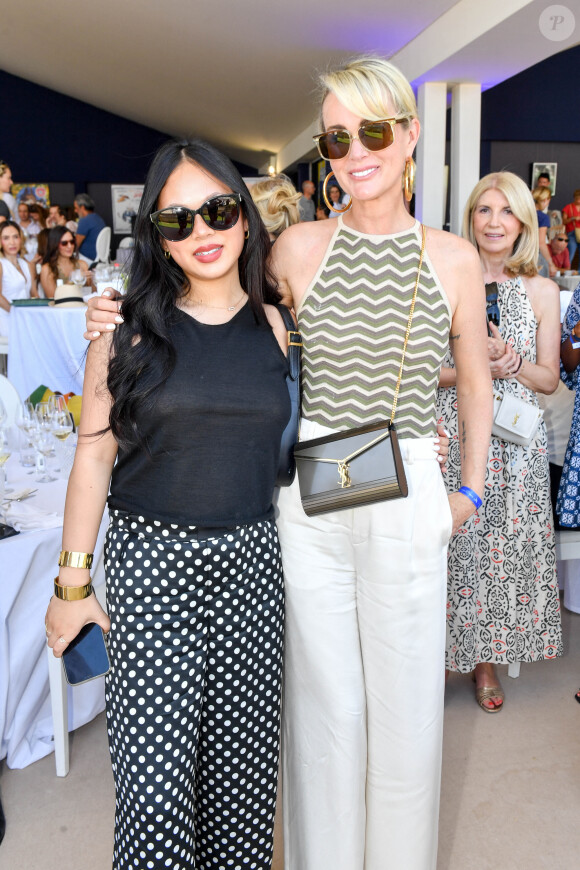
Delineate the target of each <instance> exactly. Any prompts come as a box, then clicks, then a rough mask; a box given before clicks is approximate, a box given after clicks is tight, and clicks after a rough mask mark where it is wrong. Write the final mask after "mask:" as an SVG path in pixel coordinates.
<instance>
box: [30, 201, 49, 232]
mask: <svg viewBox="0 0 580 870" xmlns="http://www.w3.org/2000/svg"><path fill="white" fill-rule="evenodd" d="M28 213H29V215H30V217H31V219H32V220H33V221H34V223H35V224H36V225H37V226H38V232H37V233H36V235H38V233H39V232H40V230H43V229H44V228H45V226H46V209H45V208H44V206H42V205H40V203H38V202H31V203H30V204H29V206H28Z"/></svg>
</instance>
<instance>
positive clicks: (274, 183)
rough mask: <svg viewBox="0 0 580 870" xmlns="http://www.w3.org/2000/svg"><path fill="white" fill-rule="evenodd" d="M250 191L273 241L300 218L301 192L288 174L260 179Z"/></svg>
mask: <svg viewBox="0 0 580 870" xmlns="http://www.w3.org/2000/svg"><path fill="white" fill-rule="evenodd" d="M250 193H251V194H252V199H253V200H254V202H255V203H256V205H257V206H258V211H259V212H260V217H261V218H262V220H263V222H264V225H265V227H266V229H267V230H268V235H269V236H270V241H271V242H272V243H273V242H275V241H276V239H277V238H278V236H279V235H280V233H281V232H282V231H283V230H285V229H286V228H287V227H289V226H291V225H292V224H297V223H298V221H299V220H300V214H299V212H298V200H299V199H300V194H299V193H298V192H297V191H296V188H295V187H294V185H293V184H292V182H291V181H290V179H289V178H288V176H287V175H283V174H280V175H276V176H274V178H266V179H264V181H258V182H256V184H253V185H252V187H251V188H250Z"/></svg>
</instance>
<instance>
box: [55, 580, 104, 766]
mask: <svg viewBox="0 0 580 870" xmlns="http://www.w3.org/2000/svg"><path fill="white" fill-rule="evenodd" d="M95 595H96V596H97V599H98V600H99V603H100V604H101V606H102V607H103V608H105V607H106V604H105V584H104V583H103V584H101V585H100V586H98V587H96V588H95ZM46 653H47V655H48V683H49V686H50V707H51V710H52V725H53V729H54V761H55V765H56V775H57V776H66V775H67V774H68V770H69V738H68V683H67V681H66V678H65V675H64V669H63V666H62V661H61V659H57V658H55V657H54V654H53V652H52V650H51V648H50V647H49V646H47V647H46ZM101 679H102V677H101ZM73 691H74V689H73Z"/></svg>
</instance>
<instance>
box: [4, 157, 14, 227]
mask: <svg viewBox="0 0 580 870" xmlns="http://www.w3.org/2000/svg"><path fill="white" fill-rule="evenodd" d="M11 188H12V173H11V172H10V167H9V166H8V164H7V163H4V161H3V160H0V199H1V200H2V201H3V202H5V203H6V205H7V206H8V208H9V209H10V217H11V218H12V220H16V216H17V214H16V200H15V199H14V197H13V196H12V194H11V193H10V190H11Z"/></svg>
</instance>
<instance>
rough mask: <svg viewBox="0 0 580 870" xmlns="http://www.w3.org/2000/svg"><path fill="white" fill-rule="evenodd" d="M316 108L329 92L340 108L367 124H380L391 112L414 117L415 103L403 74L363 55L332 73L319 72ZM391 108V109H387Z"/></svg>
mask: <svg viewBox="0 0 580 870" xmlns="http://www.w3.org/2000/svg"><path fill="white" fill-rule="evenodd" d="M319 83H320V108H321V114H322V104H323V103H324V100H325V99H326V97H327V96H328V94H329V93H333V94H334V95H335V97H336V98H337V99H338V100H340V102H341V103H342V104H343V106H346V108H347V109H349V111H351V112H354V114H355V115H359V116H360V117H361V118H364V119H365V120H367V121H382V120H383V119H384V118H386V117H388V116H389V115H390V114H391V112H392V111H393V110H394V112H395V115H396V116H401V115H406V116H407V117H408V118H409V119H411V118H416V117H417V103H416V101H415V95H414V94H413V89H412V88H411V85H410V84H409V82H408V81H407V79H406V78H405V76H404V75H403V73H402V72H401V71H400V70H399V69H397V67H396V66H393V64H392V63H389V61H388V60H385V59H384V58H382V57H376V56H374V55H364V56H363V57H356V58H353V60H350V61H349V62H348V63H346V64H345V65H344V66H342V67H339V68H338V69H336V70H333V71H332V72H327V73H322V74H321V75H320V78H319ZM391 106H392V108H391Z"/></svg>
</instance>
